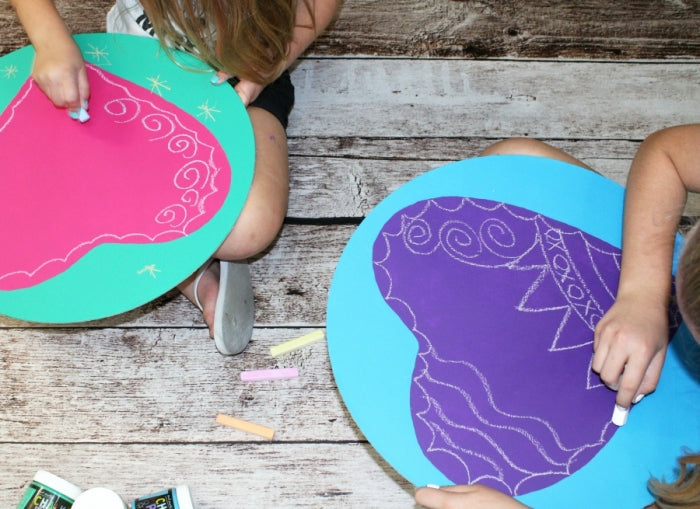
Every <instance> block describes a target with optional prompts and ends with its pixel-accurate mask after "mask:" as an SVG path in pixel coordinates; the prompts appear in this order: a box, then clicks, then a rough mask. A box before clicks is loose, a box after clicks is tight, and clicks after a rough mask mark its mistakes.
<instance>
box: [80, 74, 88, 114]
mask: <svg viewBox="0 0 700 509" xmlns="http://www.w3.org/2000/svg"><path fill="white" fill-rule="evenodd" d="M78 92H79V94H80V106H81V107H82V108H85V109H87V108H88V104H89V101H90V82H89V81H88V77H87V70H86V69H85V68H84V67H83V68H82V69H81V70H80V72H79V73H78Z"/></svg>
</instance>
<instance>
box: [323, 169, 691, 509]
mask: <svg viewBox="0 0 700 509" xmlns="http://www.w3.org/2000/svg"><path fill="white" fill-rule="evenodd" d="M455 196H457V197H469V198H470V199H472V201H478V200H491V201H494V202H498V203H504V204H508V207H509V208H510V209H511V211H512V209H513V208H514V207H521V208H522V209H527V210H529V211H535V212H536V213H538V214H541V215H542V216H546V217H547V218H551V219H552V220H555V221H559V222H561V223H564V224H566V225H569V226H570V227H571V228H576V229H580V231H581V232H583V233H584V234H586V235H590V236H592V237H594V238H595V239H593V240H596V239H597V240H596V242H598V241H600V242H604V243H607V244H609V245H610V246H613V247H615V249H616V250H618V252H619V247H620V244H621V232H622V224H621V221H622V206H623V196H624V190H623V188H622V187H621V186H619V185H618V184H615V183H614V182H611V181H609V180H607V179H605V178H603V177H601V176H600V175H597V174H595V173H593V172H590V171H586V170H583V169H581V168H579V167H576V166H572V165H569V164H565V163H562V162H559V161H553V160H549V159H544V158H534V157H525V156H491V157H482V158H475V159H470V160H466V161H461V162H458V163H454V164H450V165H447V166H444V167H442V168H438V169H436V170H433V171H431V172H428V173H426V174H424V175H422V176H420V177H418V178H416V179H414V180H413V181H411V182H409V183H407V184H405V185H404V186H402V187H401V188H399V189H398V190H397V191H395V192H394V193H392V194H391V195H390V196H388V197H387V198H386V199H385V200H383V201H382V202H381V203H380V204H379V205H377V207H376V208H375V209H374V210H373V211H372V212H371V213H370V214H369V215H368V217H367V218H366V219H365V220H364V221H363V222H362V224H361V225H360V226H359V227H358V229H357V230H356V232H355V233H354V234H353V236H352V237H351V239H350V241H349V242H348V244H347V246H346V248H345V250H344V252H343V254H342V256H341V258H340V260H339V263H338V267H337V269H336V272H335V274H334V277H333V281H332V284H331V289H330V293H329V299H328V310H327V338H328V348H329V355H330V360H331V365H332V368H333V373H334V376H335V379H336V382H337V385H338V388H339V391H340V393H341V396H342V398H343V400H344V402H345V404H346V406H347V407H348V409H349V411H350V413H351V415H352V416H353V418H354V420H355V421H356V422H357V424H358V426H359V428H360V430H361V431H362V432H363V433H364V434H365V436H366V437H367V439H368V440H369V441H370V443H371V444H372V445H373V447H375V448H376V450H377V451H378V452H379V453H380V454H381V455H382V456H383V457H384V458H385V459H386V460H387V461H388V463H389V464H390V465H392V466H393V467H394V468H395V469H396V470H397V471H398V472H399V473H400V474H401V475H403V476H404V477H405V478H406V479H408V480H409V481H410V482H412V483H413V484H415V485H417V486H424V485H426V484H438V485H446V484H453V481H452V480H451V479H450V477H448V475H447V474H446V473H445V470H441V469H440V468H438V467H437V466H436V463H435V462H434V461H431V459H429V457H428V455H427V454H426V452H425V449H424V448H423V447H421V443H420V442H419V437H418V434H417V431H416V429H417V428H416V422H419V421H417V420H416V419H415V418H414V417H415V416H414V415H413V412H412V407H411V405H412V403H413V400H412V394H411V393H412V387H413V386H414V385H415V380H416V373H417V371H414V368H415V367H416V366H418V364H417V356H418V354H419V346H420V342H419V341H418V340H417V337H419V335H420V334H422V333H423V332H424V329H423V328H421V327H418V326H417V325H416V324H419V323H423V322H421V321H420V320H422V318H417V317H416V316H415V315H413V314H411V315H408V314H407V313H405V312H404V313H403V314H402V313H401V312H394V310H392V308H391V307H390V306H389V305H388V303H387V302H388V301H385V296H384V295H383V293H382V292H380V288H379V287H380V284H379V283H380V282H381V281H380V280H378V279H377V275H376V274H377V271H376V268H377V265H382V264H384V260H383V259H381V260H380V262H381V263H378V262H377V261H376V260H377V258H378V257H377V251H376V243H375V241H376V240H377V238H378V237H379V236H380V234H381V233H382V231H383V228H385V225H386V224H387V223H390V220H392V218H396V216H397V213H398V212H399V211H402V213H403V211H406V210H407V211H408V212H405V215H404V216H403V219H402V220H401V221H398V223H402V224H406V225H409V224H414V225H415V224H417V223H411V222H410V221H411V220H412V219H414V217H413V216H411V214H414V215H415V209H411V207H413V206H414V205H415V204H416V203H422V202H423V201H425V200H433V199H438V200H439V199H441V198H444V197H455ZM450 200H452V201H450ZM450 200H448V201H447V202H446V203H447V204H448V205H449V204H452V205H454V200H453V199H452V198H450ZM421 207H422V205H421ZM445 208H447V209H449V208H450V207H447V206H445ZM452 208H454V209H455V210H456V209H457V208H458V207H457V206H454V207H452ZM449 212H452V211H451V210H450V211H449ZM517 215H518V218H522V217H525V216H524V215H522V214H521V213H520V212H518V213H517ZM416 217H417V216H416ZM421 220H422V219H421ZM398 223H390V224H398ZM567 227H568V226H567ZM425 232H426V228H424V227H423V226H422V225H420V228H416V232H414V233H415V236H416V242H415V243H414V244H412V246H413V248H415V249H414V250H415V251H416V252H418V253H419V254H425V253H428V251H430V250H429V249H428V247H427V246H428V244H429V242H428V240H427V239H428V237H430V235H427V234H426V235H422V234H424V233H425ZM389 236H390V237H391V236H392V235H391V234H389ZM576 238H580V236H576ZM549 240H551V239H549ZM382 245H383V244H382ZM387 245H389V243H388V241H387ZM391 245H392V246H394V244H391ZM430 245H432V244H430ZM466 245H467V243H466V242H463V246H466ZM503 245H505V244H503ZM552 245H553V243H552ZM590 245H599V244H595V243H593V244H590ZM679 245H680V238H679ZM392 249H394V248H393V247H392ZM383 252H384V251H380V253H383ZM430 253H432V251H430ZM379 258H382V256H379ZM523 260H525V258H523ZM527 260H528V261H529V258H528V259H527ZM561 260H562V258H560V261H561ZM555 265H556V264H555ZM511 267H515V266H514V265H511ZM408 272H409V273H410V274H415V273H416V271H415V270H413V272H411V271H408ZM516 272H517V273H518V274H522V273H524V271H522V270H519V271H516ZM391 281H392V284H398V283H399V281H398V280H395V279H392V280H391ZM384 285H385V286H386V281H384ZM391 291H392V292H394V293H393V295H396V292H397V291H398V290H397V288H395V287H392V290H391ZM416 292H417V293H418V294H427V295H433V296H436V295H438V294H439V291H437V290H436V289H435V288H432V289H429V287H428V286H425V285H422V286H419V288H417V290H416ZM436 292H437V293H436ZM513 293H514V292H505V294H504V295H512V294H513ZM535 294H536V292H533V294H532V295H530V297H531V299H530V301H528V304H529V306H521V308H522V309H524V310H525V311H527V312H528V314H530V315H532V314H533V313H532V312H533V311H538V309H537V308H536V307H535V306H534V304H532V300H533V299H532V297H534V296H535ZM394 300H396V299H394ZM430 300H432V298H431V299H430ZM522 302H525V301H524V300H523V301H522ZM542 303H544V304H546V303H547V301H541V302H540V304H542ZM400 304H401V305H400V306H398V309H399V310H404V309H408V308H407V307H406V305H405V304H406V303H405V302H403V301H402V302H401V303H400ZM559 308H562V309H563V308H564V306H559ZM559 308H556V309H559ZM457 309H458V312H457V314H458V313H461V312H462V311H461V308H459V307H457ZM551 309H553V310H554V311H555V312H556V309H555V308H551ZM414 310H415V308H411V313H413V311H414ZM521 314H522V313H521ZM399 315H401V316H399ZM407 316H408V317H409V318H410V320H412V321H411V322H410V323H413V324H414V327H413V329H411V328H410V327H407V326H406V324H405V323H404V322H405V321H406V317H407ZM562 323H564V322H562ZM502 325H503V324H500V323H499V324H494V325H493V328H494V329H496V328H497V327H501V326H502ZM499 330H502V328H501V329H499ZM414 332H415V333H416V334H414ZM418 333H420V334H418ZM523 336H524V337H525V338H527V335H525V334H523ZM493 339H496V337H495V335H494V336H493ZM528 339H529V338H528ZM560 340H561V338H560ZM487 342H488V343H490V341H487ZM518 348H521V346H517V347H514V349H518ZM587 348H588V352H590V353H589V354H588V356H589V357H590V356H591V355H592V351H591V350H590V348H591V347H590V345H588V346H587ZM525 350H527V348H525ZM561 350H562V351H563V350H566V348H562V349H561ZM562 353H563V352H561V351H560V352H556V353H555V354H556V355H562ZM526 355H527V354H526ZM506 357H507V355H505V352H504V353H503V354H502V355H493V356H492V357H491V358H492V359H493V360H492V361H488V360H487V361H485V363H487V364H488V363H491V364H493V365H494V366H496V367H498V365H499V364H502V363H503V362H505V358H506ZM698 358H700V348H698V345H697V344H696V343H695V342H694V341H693V339H692V337H691V336H690V335H689V334H688V333H687V330H686V329H685V327H684V326H681V328H680V329H679V331H678V333H676V335H675V337H674V339H673V341H672V343H671V347H670V348H669V354H668V356H667V360H666V363H665V366H664V371H663V374H662V377H661V381H660V383H659V386H658V388H657V390H656V391H655V392H654V393H653V394H651V395H649V396H647V397H646V398H645V399H644V400H643V401H642V402H641V403H639V404H638V405H636V406H635V407H634V408H633V410H632V412H631V413H630V416H629V420H628V422H627V424H626V425H625V426H623V427H621V428H619V429H617V430H615V429H614V427H611V426H607V427H606V428H605V430H606V438H605V441H604V443H602V444H598V445H599V446H600V447H599V449H598V450H597V452H596V454H595V455H594V456H592V457H589V458H587V463H586V464H585V465H583V466H580V465H578V466H577V469H575V471H573V472H572V473H570V474H565V475H560V477H559V479H557V480H556V482H553V483H552V484H551V485H548V486H546V487H543V488H539V489H535V490H531V491H528V490H520V488H522V486H518V487H517V488H518V489H519V490H520V491H516V490H515V488H514V489H513V491H514V492H516V493H522V494H519V495H518V496H517V498H518V499H520V500H521V501H522V502H524V503H526V504H528V505H530V506H532V507H537V508H538V509H543V508H560V507H572V508H578V507H580V508H588V507H616V508H627V507H629V508H639V507H642V506H644V505H645V504H647V503H649V502H650V501H651V497H650V495H649V493H648V492H647V490H646V487H645V486H646V481H647V479H648V477H649V475H650V474H651V475H656V476H665V477H667V478H671V477H673V472H674V470H673V469H674V466H675V459H676V457H677V456H678V455H680V454H682V453H683V451H684V448H686V447H687V448H690V449H691V450H698V449H700V435H699V434H698V429H700V412H699V411H698V410H699V408H698V405H699V403H698V401H700V384H699V383H698V382H699V381H700V369H699V367H698V366H697V359H698ZM693 359H694V360H693ZM534 362H535V357H533V363H534ZM465 365H466V364H465ZM481 367H482V368H483V369H482V371H484V372H486V371H487V370H488V369H489V368H490V367H489V366H485V367H484V366H481ZM585 367H586V366H584V368H585ZM564 368H566V366H564ZM569 371H570V377H571V378H573V377H575V376H577V374H580V373H579V371H578V370H573V369H570V370H569ZM586 371H588V373H589V382H588V383H589V385H590V386H591V387H593V388H595V385H596V379H595V374H591V373H590V370H589V369H588V370H586ZM464 373H465V379H468V380H472V379H475V378H473V377H472V378H467V376H466V375H467V374H468V372H467V370H466V369H465V371H464ZM430 375H431V377H432V378H431V381H435V380H438V379H440V378H439V375H440V373H436V372H430ZM564 375H565V376H566V373H565V374H564ZM507 376H508V375H506V377H505V378H506V380H505V381H506V382H507ZM535 376H537V375H535ZM542 376H543V377H545V382H546V377H548V376H551V375H550V374H549V372H548V371H547V370H542ZM475 380H476V379H475ZM503 381H504V380H501V381H500V382H503ZM580 383H582V384H583V385H584V386H585V385H586V379H585V377H584V378H583V380H582V381H581V382H580ZM412 384H414V385H412ZM598 384H599V381H598ZM495 385H497V384H496V383H492V384H491V386H492V387H495ZM507 385H508V384H506V386H507ZM522 385H526V384H524V383H522V381H521V380H518V381H517V383H512V384H510V386H511V387H512V388H513V389H512V393H513V394H514V395H515V394H522V391H521V388H522V387H521V386H522ZM596 390H597V391H598V392H602V393H603V397H604V399H603V402H604V406H603V412H604V420H606V421H607V420H608V419H609V417H608V415H609V416H611V415H612V410H613V402H614V394H613V393H612V392H611V391H608V390H607V389H605V388H604V387H603V388H602V389H601V388H597V389H596ZM606 391H607V392H609V393H610V394H608V395H607V396H606V395H605V394H604V393H605V392H606ZM555 392H556V388H552V394H550V395H546V396H545V395H544V394H546V393H543V392H542V393H539V394H540V396H539V397H535V399H534V400H533V405H534V404H535V403H537V402H538V401H537V400H544V401H545V405H546V404H548V403H547V400H550V399H552V400H554V396H555V394H554V393H555ZM535 396H537V395H535ZM564 396H566V394H564ZM514 398H515V399H520V398H519V396H513V397H512V398H509V397H508V396H507V395H506V396H505V397H504V399H503V400H501V401H500V402H499V404H501V407H504V406H505V405H508V404H511V403H514V404H519V403H521V401H515V402H513V401H508V400H509V399H510V400H513V399H514ZM419 399H420V398H419ZM469 401H470V405H471V403H473V402H474V401H475V400H473V398H472V399H470V400H469ZM574 405H576V402H574ZM442 410H443V413H446V414H447V413H448V412H447V410H448V409H446V408H443V409H442ZM470 415H471V414H470ZM484 415H486V414H482V417H483V416H484ZM571 415H572V417H573V416H576V412H575V411H572V414H571ZM497 417H501V416H497ZM486 419H496V417H491V416H488V415H487V416H486ZM577 420H578V422H580V426H579V425H577ZM586 420H587V415H585V414H584V415H582V416H576V417H575V418H574V421H573V422H570V423H569V427H570V428H573V430H574V431H575V430H576V429H577V428H579V427H580V428H584V427H585V425H586V424H587V423H586V422H585V421H586ZM452 424H455V423H452ZM606 424H607V423H606ZM454 427H457V428H459V427H460V425H459V423H456V424H455V425H454ZM461 427H462V428H464V427H466V426H461ZM501 427H502V426H501ZM611 428H612V429H611ZM540 443H543V442H540ZM457 445H458V446H459V447H461V448H462V449H463V450H466V451H467V452H469V449H470V444H469V443H464V444H457ZM443 450H444V449H443ZM450 454H451V453H450ZM578 467H580V468H578ZM505 470H506V469H503V470H501V471H500V472H505ZM572 470H574V469H572ZM493 480H494V477H488V476H484V477H480V478H477V479H476V481H478V482H486V483H487V484H488V483H489V482H490V481H493ZM496 481H498V482H501V481H502V479H496ZM528 482H531V479H530V480H528ZM495 485H496V486H499V487H501V488H503V490H504V491H507V488H508V486H505V485H502V484H498V483H496V484H495ZM511 488H512V486H511Z"/></svg>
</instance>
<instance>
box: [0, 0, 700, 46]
mask: <svg viewBox="0 0 700 509" xmlns="http://www.w3.org/2000/svg"><path fill="white" fill-rule="evenodd" d="M112 3H113V1H112V0H91V1H90V2H78V3H76V2H68V1H66V0H59V1H57V2H56V4H57V6H58V8H59V11H60V12H61V13H62V14H63V16H64V18H65V20H66V23H67V25H68V26H69V28H70V29H71V30H72V31H74V32H76V33H79V32H94V31H102V30H104V18H105V14H106V12H107V10H108V8H109V7H110V5H111V4H112ZM699 24H700V8H699V4H698V2H697V1H694V0H683V1H677V2H664V1H662V0H655V1H649V2H606V1H605V0H587V1H585V2H563V1H561V2H548V1H545V0H541V1H536V2H505V1H503V2H481V1H479V2H465V1H449V0H392V1H391V2H386V1H384V0H346V1H345V6H344V7H343V9H342V11H341V13H340V16H339V18H338V20H337V22H336V23H335V25H334V26H333V27H332V29H331V30H330V31H329V32H328V33H326V34H324V35H323V36H322V37H321V38H320V39H319V41H318V42H317V43H316V44H315V45H314V47H313V50H312V51H313V53H314V54H319V55H349V54H355V55H382V56H430V57H462V58H487V57H519V58H524V57H528V58H588V59H590V58H603V59H667V58H687V57H695V58H697V57H699V56H700V39H699V36H698V30H697V27H698V25H699ZM0 33H2V34H3V38H2V41H0V54H4V53H6V52H8V51H11V50H13V49H16V48H18V47H21V46H23V45H25V44H27V39H26V37H25V35H24V32H23V30H22V28H21V26H20V25H19V23H17V21H16V19H15V16H14V13H13V12H12V9H11V8H10V6H9V2H7V1H4V2H2V3H0Z"/></svg>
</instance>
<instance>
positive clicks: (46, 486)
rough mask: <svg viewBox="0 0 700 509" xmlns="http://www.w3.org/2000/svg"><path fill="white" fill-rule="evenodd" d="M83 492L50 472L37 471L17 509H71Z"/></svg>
mask: <svg viewBox="0 0 700 509" xmlns="http://www.w3.org/2000/svg"><path fill="white" fill-rule="evenodd" d="M82 491H83V490H81V489H80V488H78V487H77V486H75V485H74V484H71V483H69V482H68V481H66V480H65V479H61V478H60V477H58V476H56V475H53V474H52V473H50V472H46V471H44V470H39V471H38V472H37V473H36V475H35V476H34V478H33V479H32V482H31V483H30V484H29V486H28V487H27V490H26V491H25V492H24V496H23V497H22V501H21V502H20V503H19V505H18V506H17V509H35V508H37V509H38V508H43V507H51V508H52V509H71V508H72V506H73V502H74V500H75V499H76V498H78V496H79V495H80V493H82Z"/></svg>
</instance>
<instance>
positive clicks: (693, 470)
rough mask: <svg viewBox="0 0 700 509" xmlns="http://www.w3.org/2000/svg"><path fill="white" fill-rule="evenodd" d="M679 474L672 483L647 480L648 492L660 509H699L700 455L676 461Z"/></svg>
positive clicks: (691, 455) (683, 457)
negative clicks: (654, 498)
mask: <svg viewBox="0 0 700 509" xmlns="http://www.w3.org/2000/svg"><path fill="white" fill-rule="evenodd" d="M678 464H679V466H680V472H679V474H678V478H677V479H676V480H675V481H674V482H670V483H666V482H663V481H659V480H658V479H653V478H652V479H650V480H649V491H651V493H652V494H653V495H654V496H655V497H656V505H657V506H659V507H660V508H661V509H673V508H676V509H677V508H680V507H682V508H688V509H690V508H696V509H697V508H698V507H700V454H688V455H686V456H682V457H681V458H679V459H678Z"/></svg>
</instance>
